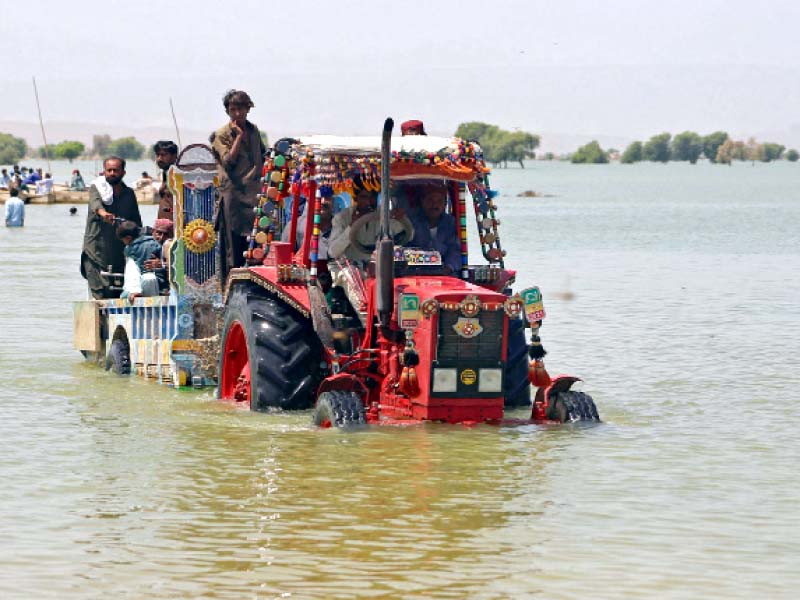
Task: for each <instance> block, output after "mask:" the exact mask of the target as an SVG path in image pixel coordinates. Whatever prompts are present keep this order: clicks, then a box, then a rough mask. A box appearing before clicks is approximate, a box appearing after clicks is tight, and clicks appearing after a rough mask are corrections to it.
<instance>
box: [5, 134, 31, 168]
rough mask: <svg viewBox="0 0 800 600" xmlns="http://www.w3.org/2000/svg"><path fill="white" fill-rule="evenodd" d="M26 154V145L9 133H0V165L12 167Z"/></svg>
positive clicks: (23, 141)
mask: <svg viewBox="0 0 800 600" xmlns="http://www.w3.org/2000/svg"><path fill="white" fill-rule="evenodd" d="M27 153H28V144H27V143H26V142H25V140H23V139H22V138H18V137H14V136H13V135H11V134H10V133H0V165H13V164H16V163H17V162H19V160H20V159H21V158H23V157H24V156H25V155H26V154H27Z"/></svg>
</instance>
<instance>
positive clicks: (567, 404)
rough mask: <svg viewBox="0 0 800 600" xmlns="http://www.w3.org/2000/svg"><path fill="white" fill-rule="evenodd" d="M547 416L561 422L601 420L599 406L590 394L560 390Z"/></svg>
mask: <svg viewBox="0 0 800 600" xmlns="http://www.w3.org/2000/svg"><path fill="white" fill-rule="evenodd" d="M547 418H548V419H551V420H553V421H558V422H559V423H572V422H574V421H595V422H598V423H599V422H600V415H599V414H598V413H597V407H596V406H595V404H594V400H592V397H591V396H590V395H589V394H585V393H583V392H574V391H571V390H570V391H566V392H559V393H558V394H556V397H555V398H554V399H553V400H552V402H551V403H550V407H549V409H548V410H547Z"/></svg>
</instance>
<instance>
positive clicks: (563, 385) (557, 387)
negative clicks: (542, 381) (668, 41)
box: [531, 375, 583, 421]
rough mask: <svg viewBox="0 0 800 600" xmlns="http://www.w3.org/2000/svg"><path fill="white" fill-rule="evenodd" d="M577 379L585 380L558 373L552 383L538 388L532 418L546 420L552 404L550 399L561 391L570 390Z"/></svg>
mask: <svg viewBox="0 0 800 600" xmlns="http://www.w3.org/2000/svg"><path fill="white" fill-rule="evenodd" d="M576 381H583V379H581V378H580V377H576V376H574V375H556V376H555V377H553V378H552V382H551V383H550V385H548V386H547V387H544V388H539V389H538V390H536V397H535V398H534V401H533V409H532V410H531V419H532V420H535V421H544V420H546V419H547V417H546V415H547V409H548V408H549V406H550V399H551V398H554V397H555V396H557V395H558V394H559V393H560V392H566V391H568V390H569V389H570V388H571V387H572V385H573V384H574V383H575V382H576Z"/></svg>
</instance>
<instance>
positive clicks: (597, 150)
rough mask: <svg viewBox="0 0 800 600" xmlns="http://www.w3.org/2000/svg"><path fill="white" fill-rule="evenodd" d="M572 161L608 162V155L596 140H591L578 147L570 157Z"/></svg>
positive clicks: (586, 162) (585, 162) (587, 162)
mask: <svg viewBox="0 0 800 600" xmlns="http://www.w3.org/2000/svg"><path fill="white" fill-rule="evenodd" d="M570 160H571V162H573V163H584V164H589V163H592V164H601V163H607V162H608V156H607V155H606V153H605V152H604V151H603V149H602V148H601V147H600V144H599V143H598V142H597V140H592V141H591V142H589V143H588V144H585V145H583V146H581V147H580V148H578V149H577V150H576V151H575V153H574V154H573V155H572V158H571V159H570Z"/></svg>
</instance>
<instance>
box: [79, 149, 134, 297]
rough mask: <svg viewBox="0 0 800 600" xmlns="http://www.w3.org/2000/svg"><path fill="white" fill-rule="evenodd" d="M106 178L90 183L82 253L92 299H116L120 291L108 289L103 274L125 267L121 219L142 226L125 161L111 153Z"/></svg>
mask: <svg viewBox="0 0 800 600" xmlns="http://www.w3.org/2000/svg"><path fill="white" fill-rule="evenodd" d="M103 173H104V175H103V177H98V178H97V179H95V180H94V181H93V182H92V185H91V186H89V212H88V215H87V216H86V231H85V233H84V236H83V251H82V252H81V275H83V276H84V278H85V279H86V281H87V283H88V284H89V292H90V293H91V294H92V297H93V298H98V299H100V298H115V297H117V296H119V292H115V291H113V290H109V289H108V287H107V286H106V282H105V281H104V280H103V277H102V276H101V275H100V271H105V270H106V269H108V268H109V267H110V269H111V272H113V273H122V272H123V271H124V269H125V254H124V251H125V245H124V244H123V243H122V241H121V240H120V239H119V238H118V237H117V232H116V227H115V225H116V223H117V222H119V220H120V219H122V220H127V221H133V222H134V223H136V225H138V226H139V227H141V226H142V217H141V215H140V214H139V204H138V203H137V202H136V195H135V194H134V193H133V190H132V189H131V188H129V187H128V186H127V185H125V184H124V183H123V181H122V178H123V177H125V160H124V159H122V158H119V157H118V156H110V157H109V158H107V159H105V161H103Z"/></svg>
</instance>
